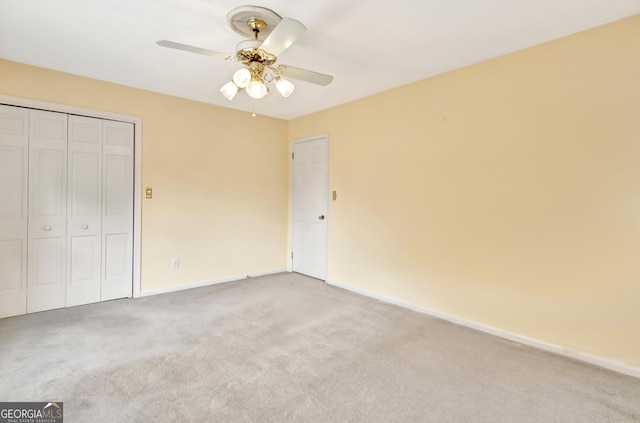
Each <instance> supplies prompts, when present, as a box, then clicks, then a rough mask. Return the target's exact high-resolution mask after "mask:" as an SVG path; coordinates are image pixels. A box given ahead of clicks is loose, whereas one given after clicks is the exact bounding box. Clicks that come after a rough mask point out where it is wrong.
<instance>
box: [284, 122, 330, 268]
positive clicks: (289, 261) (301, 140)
mask: <svg viewBox="0 0 640 423" xmlns="http://www.w3.org/2000/svg"><path fill="white" fill-rule="evenodd" d="M318 139H326V140H327V150H330V147H329V134H328V133H323V134H318V135H313V136H310V137H305V138H298V139H295V140H292V141H291V143H290V145H289V159H290V160H289V253H288V254H287V271H289V272H293V260H292V259H291V255H292V254H293V177H294V174H293V158H292V154H293V146H294V145H295V144H300V143H304V142H308V141H313V140H318ZM329 160H330V155H329V151H327V191H328V192H330V191H331V185H330V184H329V173H330V172H329ZM326 201H327V207H326V210H327V212H326V215H327V220H328V222H327V225H326V232H327V233H326V237H327V252H326V255H325V257H326V259H325V263H324V268H325V275H326V276H325V278H326V279H327V280H328V279H329V223H330V222H331V220H330V217H331V216H330V214H329V198H328V197H327V198H326Z"/></svg>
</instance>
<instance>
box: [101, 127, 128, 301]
mask: <svg viewBox="0 0 640 423" xmlns="http://www.w3.org/2000/svg"><path fill="white" fill-rule="evenodd" d="M102 131H103V150H102V160H103V181H102V245H103V261H102V263H103V264H102V267H103V276H102V292H101V300H102V301H107V300H112V299H115V298H123V297H131V296H132V289H133V281H132V277H133V276H132V275H133V133H134V128H133V124H131V123H124V122H115V121H108V120H105V121H103V124H102Z"/></svg>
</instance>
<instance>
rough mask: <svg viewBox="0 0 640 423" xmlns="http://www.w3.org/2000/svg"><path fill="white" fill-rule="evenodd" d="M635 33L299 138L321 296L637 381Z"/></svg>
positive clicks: (314, 126) (351, 108)
mask: <svg viewBox="0 0 640 423" xmlns="http://www.w3.org/2000/svg"><path fill="white" fill-rule="evenodd" d="M638 52H640V15H637V16H634V17H631V18H629V19H626V20H622V21H618V22H616V23H613V24H609V25H606V26H603V27H599V28H596V29H593V30H590V31H586V32H583V33H580V34H576V35H573V36H570V37H567V38H563V39H560V40H556V41H552V42H549V43H546V44H543V45H539V46H536V47H533V48H529V49H526V50H523V51H520V52H516V53H513V54H510V55H507V56H503V57H500V58H497V59H494V60H490V61H487V62H483V63H480V64H476V65H473V66H470V67H467V68H464V69H460V70H457V71H453V72H449V73H446V74H443V75H440V76H437V77H434V78H430V79H427V80H424V81H421V82H418V83H415V84H412V85H408V86H405V87H402V88H399V89H395V90H392V91H388V92H385V93H382V94H380V95H376V96H372V97H369V98H366V99H363V100H360V101H356V102H353V103H350V104H346V105H343V106H340V107H336V108H333V109H330V110H327V111H324V112H320V113H316V114H314V115H311V116H307V117H303V118H300V119H296V120H294V121H292V122H291V123H290V125H289V138H290V139H297V138H302V137H306V136H310V135H314V134H318V133H325V132H328V133H329V134H330V189H331V190H336V191H337V192H338V200H337V201H335V202H331V205H330V212H329V216H330V217H329V219H330V221H329V279H330V280H333V281H335V282H339V283H342V284H345V285H349V286H352V287H354V288H357V289H362V290H367V291H371V292H374V293H376V294H379V295H383V296H387V297H392V298H395V299H399V300H403V301H406V302H409V303H412V304H414V305H416V306H419V307H423V308H427V309H431V310H433V311H436V312H440V313H443V314H447V315H450V316H453V317H456V318H460V319H468V320H471V321H474V322H477V323H479V324H482V325H487V326H490V327H494V328H497V329H500V330H503V331H508V332H512V333H515V334H518V335H521V336H526V337H529V338H534V339H536V340H539V341H543V342H547V343H552V344H556V345H560V346H563V347H566V348H570V349H572V350H577V351H579V352H582V353H586V354H593V355H596V356H600V357H603V358H605V359H610V360H614V361H617V362H621V363H626V364H628V365H631V366H635V367H640V337H639V336H638V329H639V328H640V115H639V113H640V54H639V53H638Z"/></svg>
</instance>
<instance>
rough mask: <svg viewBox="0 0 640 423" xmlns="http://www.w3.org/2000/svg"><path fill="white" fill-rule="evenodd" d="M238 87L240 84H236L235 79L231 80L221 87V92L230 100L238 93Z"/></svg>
mask: <svg viewBox="0 0 640 423" xmlns="http://www.w3.org/2000/svg"><path fill="white" fill-rule="evenodd" d="M238 89H239V88H238V86H237V85H236V84H234V83H233V81H229V82H227V83H226V84H224V85H223V86H222V88H220V92H221V93H222V95H223V96H225V97H226V98H227V99H228V100H233V97H235V96H236V94H237V93H238Z"/></svg>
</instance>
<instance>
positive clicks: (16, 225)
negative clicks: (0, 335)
mask: <svg viewBox="0 0 640 423" xmlns="http://www.w3.org/2000/svg"><path fill="white" fill-rule="evenodd" d="M28 158H29V111H28V110H27V109H23V108H20V107H9V106H0V318H2V317H7V316H16V315H18V314H25V313H26V312H27V215H28V212H27V188H28V179H29V176H28V175H29V173H28Z"/></svg>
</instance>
